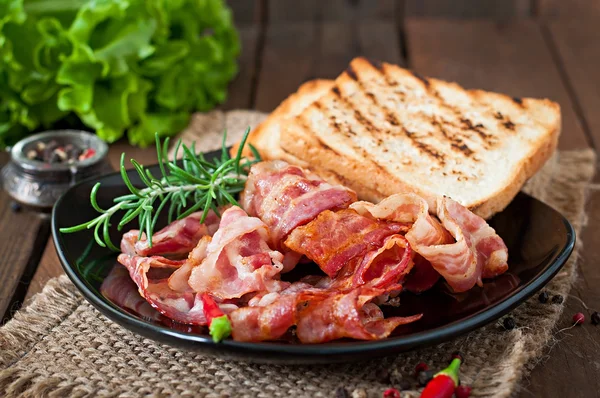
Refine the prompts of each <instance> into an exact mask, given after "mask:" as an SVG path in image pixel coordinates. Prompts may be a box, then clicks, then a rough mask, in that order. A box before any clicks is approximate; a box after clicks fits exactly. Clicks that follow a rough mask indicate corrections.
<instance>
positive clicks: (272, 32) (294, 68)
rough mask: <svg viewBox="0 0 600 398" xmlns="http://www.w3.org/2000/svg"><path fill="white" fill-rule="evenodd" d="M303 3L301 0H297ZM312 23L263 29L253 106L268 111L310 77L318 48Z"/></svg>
mask: <svg viewBox="0 0 600 398" xmlns="http://www.w3.org/2000/svg"><path fill="white" fill-rule="evenodd" d="M298 3H304V2H298ZM316 29H317V27H316V25H315V23H313V22H306V23H289V24H285V25H270V26H269V27H268V28H267V32H266V38H265V44H264V50H263V53H262V58H261V70H260V72H259V75H258V76H259V78H258V88H257V91H256V103H255V107H256V109H258V110H260V111H266V112H270V111H272V110H273V109H274V108H275V107H276V106H277V105H279V103H280V102H281V101H282V100H283V99H285V98H286V97H287V96H288V95H289V94H290V93H292V92H294V91H296V89H297V88H298V86H299V85H300V84H302V83H303V82H304V81H306V80H308V79H309V78H311V77H313V76H314V64H315V60H316V56H317V51H318V48H317V46H318V40H317V30H316Z"/></svg>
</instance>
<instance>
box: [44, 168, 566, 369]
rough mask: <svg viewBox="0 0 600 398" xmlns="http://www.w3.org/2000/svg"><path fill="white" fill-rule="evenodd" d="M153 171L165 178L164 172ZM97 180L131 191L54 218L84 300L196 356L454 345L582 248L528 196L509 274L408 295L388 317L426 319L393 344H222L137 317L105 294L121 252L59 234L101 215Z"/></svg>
mask: <svg viewBox="0 0 600 398" xmlns="http://www.w3.org/2000/svg"><path fill="white" fill-rule="evenodd" d="M152 172H153V173H154V174H155V175H156V174H158V170H152ZM130 177H131V179H132V181H134V184H135V183H136V181H138V180H136V176H135V175H134V173H130ZM96 181H100V182H101V183H102V188H101V189H100V192H99V194H98V202H99V204H100V206H101V207H109V205H110V204H111V202H112V198H114V197H115V196H118V195H122V194H125V193H126V192H127V188H126V187H125V185H124V184H123V182H122V180H121V177H120V175H119V174H118V173H114V174H109V175H106V176H104V177H101V178H100V179H99V180H93V181H89V180H88V181H84V182H81V183H79V184H77V185H75V186H73V187H72V188H71V189H70V190H69V191H68V192H66V193H65V194H64V195H63V196H62V197H61V198H60V199H59V200H58V202H57V203H56V205H55V207H54V211H53V214H52V234H53V237H54V242H55V245H56V250H57V252H58V255H59V258H60V260H61V263H62V265H63V267H64V269H65V271H66V273H67V275H68V276H69V278H71V280H72V281H73V283H74V284H75V286H77V288H79V290H80V291H81V292H82V293H83V295H84V297H85V298H86V299H87V300H88V301H90V303H92V304H93V305H94V306H95V307H96V308H97V309H98V310H100V312H102V313H103V314H104V315H106V316H107V317H108V318H110V319H112V320H113V321H115V322H117V323H119V324H121V325H123V326H124V327H126V328H128V329H131V330H133V331H134V332H136V333H139V334H141V335H144V336H146V337H149V338H152V339H155V340H159V341H162V342H165V343H168V344H172V345H176V346H180V347H184V348H186V349H190V350H201V351H204V352H206V353H211V354H216V355H220V356H229V357H236V358H240V359H249V360H254V361H267V362H274V361H277V362H282V361H283V362H288V363H290V362H293V363H318V362H339V361H350V360H359V359H367V358H371V357H376V356H383V355H388V354H392V353H397V352H400V351H406V350H409V349H414V348H416V347H421V346H426V345H431V344H435V343H438V342H441V341H444V340H448V339H451V338H452V337H455V336H457V335H460V334H463V333H466V332H468V331H471V330H473V329H476V328H478V327H480V326H483V325H485V324H487V323H490V322H492V321H494V320H495V319H497V318H498V317H500V316H502V315H503V314H505V313H507V312H508V311H509V310H510V309H512V308H514V307H516V306H517V305H519V304H520V303H522V302H523V301H524V300H525V299H527V298H528V297H530V296H531V295H532V294H534V293H535V292H537V291H538V290H539V289H541V288H542V287H543V286H544V285H545V284H546V283H547V282H548V281H549V280H550V279H551V278H552V277H553V276H554V275H555V274H556V273H557V272H558V270H559V269H560V268H561V267H562V265H563V264H564V263H565V261H566V260H567V258H568V257H569V255H570V254H571V251H572V250H573V245H574V243H575V232H574V231H573V228H572V226H571V225H570V224H569V222H568V221H567V220H566V219H565V218H564V217H563V216H562V215H560V214H559V213H558V212H557V211H555V210H554V209H552V208H550V207H549V206H547V205H545V204H544V203H542V202H540V201H538V200H536V199H534V198H532V197H530V196H528V195H526V194H523V193H521V194H519V195H517V197H516V198H515V199H514V201H513V202H512V203H511V204H510V206H508V208H506V209H505V210H504V211H503V212H502V213H499V214H497V215H496V216H495V217H494V218H493V219H492V220H491V222H490V224H491V225H492V226H493V227H494V228H495V229H496V231H497V232H498V234H499V235H500V236H501V237H502V238H503V239H504V241H505V242H506V245H507V246H508V250H509V271H508V272H507V273H505V274H504V275H502V276H500V277H498V278H496V279H494V280H491V281H488V282H487V283H485V284H484V286H483V287H482V288H480V287H475V288H473V289H471V290H470V291H469V292H467V293H463V294H460V295H451V294H449V293H448V292H447V291H445V289H444V288H443V284H441V283H439V284H438V285H436V286H435V287H434V288H433V289H431V290H430V291H427V292H425V293H423V294H421V295H418V296H417V295H412V294H409V293H403V294H402V297H401V300H402V305H401V306H399V307H384V312H385V314H386V316H392V315H400V316H406V315H412V314H415V313H423V314H424V315H423V318H422V319H421V320H419V321H418V322H415V323H413V324H410V325H404V326H401V327H400V328H398V329H397V330H396V331H395V332H394V333H393V334H392V336H390V337H389V338H387V339H385V340H380V341H368V342H365V341H354V340H344V341H337V342H332V343H326V344H318V345H317V344H313V345H300V344H292V343H290V342H285V341H284V342H265V343H241V342H236V341H232V340H226V341H223V342H221V343H218V344H215V343H213V342H212V340H211V338H210V336H209V335H208V332H207V330H206V329H205V328H191V327H188V326H184V325H180V324H175V323H172V322H167V321H166V320H165V319H164V318H160V317H151V318H148V317H147V316H146V317H144V316H141V315H137V314H134V313H132V312H130V311H127V310H126V309H123V308H120V307H119V306H117V305H115V304H114V303H113V302H111V301H110V300H109V299H108V298H106V297H104V296H103V295H102V294H101V293H100V285H101V283H102V281H103V280H104V278H105V277H106V275H108V273H109V272H111V270H112V269H113V267H115V265H116V254H114V253H111V252H110V251H108V250H107V249H103V248H101V247H99V246H98V245H96V244H95V243H93V238H92V234H91V232H90V231H85V232H79V233H74V234H61V233H60V232H59V228H61V227H67V226H72V225H75V224H79V223H82V222H85V221H87V220H89V219H91V218H93V217H95V216H96V215H97V213H96V212H95V211H94V209H93V208H92V207H91V205H90V204H89V194H90V190H91V189H92V186H93V185H94V183H95V182H96ZM163 224H164V220H163ZM134 227H136V226H131V228H134ZM120 235H121V234H120V233H119V232H118V231H116V228H113V230H111V237H112V238H113V241H114V242H118V241H119V240H120ZM117 266H120V265H117ZM152 311H154V310H152Z"/></svg>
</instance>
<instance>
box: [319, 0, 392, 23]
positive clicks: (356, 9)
mask: <svg viewBox="0 0 600 398" xmlns="http://www.w3.org/2000/svg"><path fill="white" fill-rule="evenodd" d="M319 5H320V6H321V7H322V8H321V10H320V18H321V20H322V21H369V20H377V21H388V22H391V21H393V20H395V19H396V16H397V12H398V9H399V8H400V7H401V5H402V1H401V0H377V1H372V0H328V1H322V2H320V3H319Z"/></svg>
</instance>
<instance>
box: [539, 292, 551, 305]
mask: <svg viewBox="0 0 600 398" xmlns="http://www.w3.org/2000/svg"><path fill="white" fill-rule="evenodd" d="M548 298H549V297H548V293H546V292H541V293H540V295H539V296H538V300H540V303H542V304H546V303H547V302H548Z"/></svg>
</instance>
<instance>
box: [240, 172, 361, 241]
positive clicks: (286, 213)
mask: <svg viewBox="0 0 600 398" xmlns="http://www.w3.org/2000/svg"><path fill="white" fill-rule="evenodd" d="M354 201H356V193H354V191H351V190H350V189H348V188H346V187H343V186H341V185H331V184H329V183H327V182H325V181H324V180H323V179H321V178H320V177H318V176H316V175H315V174H312V173H310V172H308V171H304V170H303V169H301V168H300V167H297V166H292V165H289V164H287V163H286V162H284V161H281V160H275V161H268V162H260V163H257V164H255V165H254V166H252V169H251V170H250V174H249V176H248V181H247V182H246V188H245V190H244V192H242V195H241V201H240V203H241V204H242V207H243V208H244V210H246V211H247V212H248V214H249V215H251V216H255V217H258V218H260V219H261V220H263V221H264V222H265V224H266V225H267V227H268V228H269V231H270V234H271V240H270V243H271V245H272V247H273V248H274V249H282V248H283V246H282V243H283V241H284V240H285V238H286V237H287V235H288V234H289V233H290V232H292V230H293V229H294V228H296V227H298V226H301V225H304V224H306V223H308V222H310V221H312V220H313V219H314V218H315V217H317V216H318V215H319V214H320V213H321V212H323V211H325V210H338V209H344V208H346V207H348V205H350V203H352V202H354Z"/></svg>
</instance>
